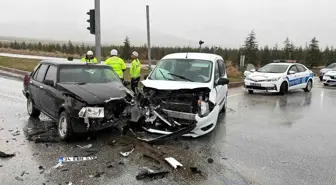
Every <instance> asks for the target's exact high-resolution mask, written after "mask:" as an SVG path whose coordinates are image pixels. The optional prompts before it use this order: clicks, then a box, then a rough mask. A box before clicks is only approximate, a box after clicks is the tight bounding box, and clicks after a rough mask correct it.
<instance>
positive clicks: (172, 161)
mask: <svg viewBox="0 0 336 185" xmlns="http://www.w3.org/2000/svg"><path fill="white" fill-rule="evenodd" d="M165 160H166V161H167V162H168V163H169V164H170V165H171V166H172V167H173V168H174V169H177V168H178V167H182V166H183V165H182V164H181V163H180V162H178V161H177V160H176V159H174V158H172V157H167V158H165Z"/></svg>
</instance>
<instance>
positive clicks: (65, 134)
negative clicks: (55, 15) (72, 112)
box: [57, 111, 72, 141]
mask: <svg viewBox="0 0 336 185" xmlns="http://www.w3.org/2000/svg"><path fill="white" fill-rule="evenodd" d="M57 132H58V136H59V138H60V139H61V140H62V141H67V140H68V139H69V138H70V135H71V133H72V129H71V123H70V118H69V116H68V114H67V113H66V112H65V111H63V112H62V113H61V114H60V115H59V118H58V124H57Z"/></svg>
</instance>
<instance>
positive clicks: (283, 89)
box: [279, 82, 288, 95]
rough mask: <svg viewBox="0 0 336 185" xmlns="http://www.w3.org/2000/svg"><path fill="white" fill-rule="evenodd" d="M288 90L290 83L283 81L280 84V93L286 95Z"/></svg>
mask: <svg viewBox="0 0 336 185" xmlns="http://www.w3.org/2000/svg"><path fill="white" fill-rule="evenodd" d="M287 92H288V85H287V83H286V82H283V83H282V84H281V86H280V91H279V94H280V95H285V94H286V93H287Z"/></svg>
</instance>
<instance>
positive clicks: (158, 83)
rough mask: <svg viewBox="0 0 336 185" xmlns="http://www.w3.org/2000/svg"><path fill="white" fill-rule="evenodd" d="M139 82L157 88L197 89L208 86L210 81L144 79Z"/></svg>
mask: <svg viewBox="0 0 336 185" xmlns="http://www.w3.org/2000/svg"><path fill="white" fill-rule="evenodd" d="M141 83H142V84H143V85H144V86H145V87H149V88H154V89H158V90H180V89H198V88H208V89H209V90H210V89H211V88H210V83H198V82H187V81H168V80H144V81H141Z"/></svg>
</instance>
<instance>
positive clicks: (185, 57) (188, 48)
mask: <svg viewBox="0 0 336 185" xmlns="http://www.w3.org/2000/svg"><path fill="white" fill-rule="evenodd" d="M190 42H191V40H189V45H188V50H189V48H190ZM188 54H189V51H187V54H186V57H185V58H188Z"/></svg>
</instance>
